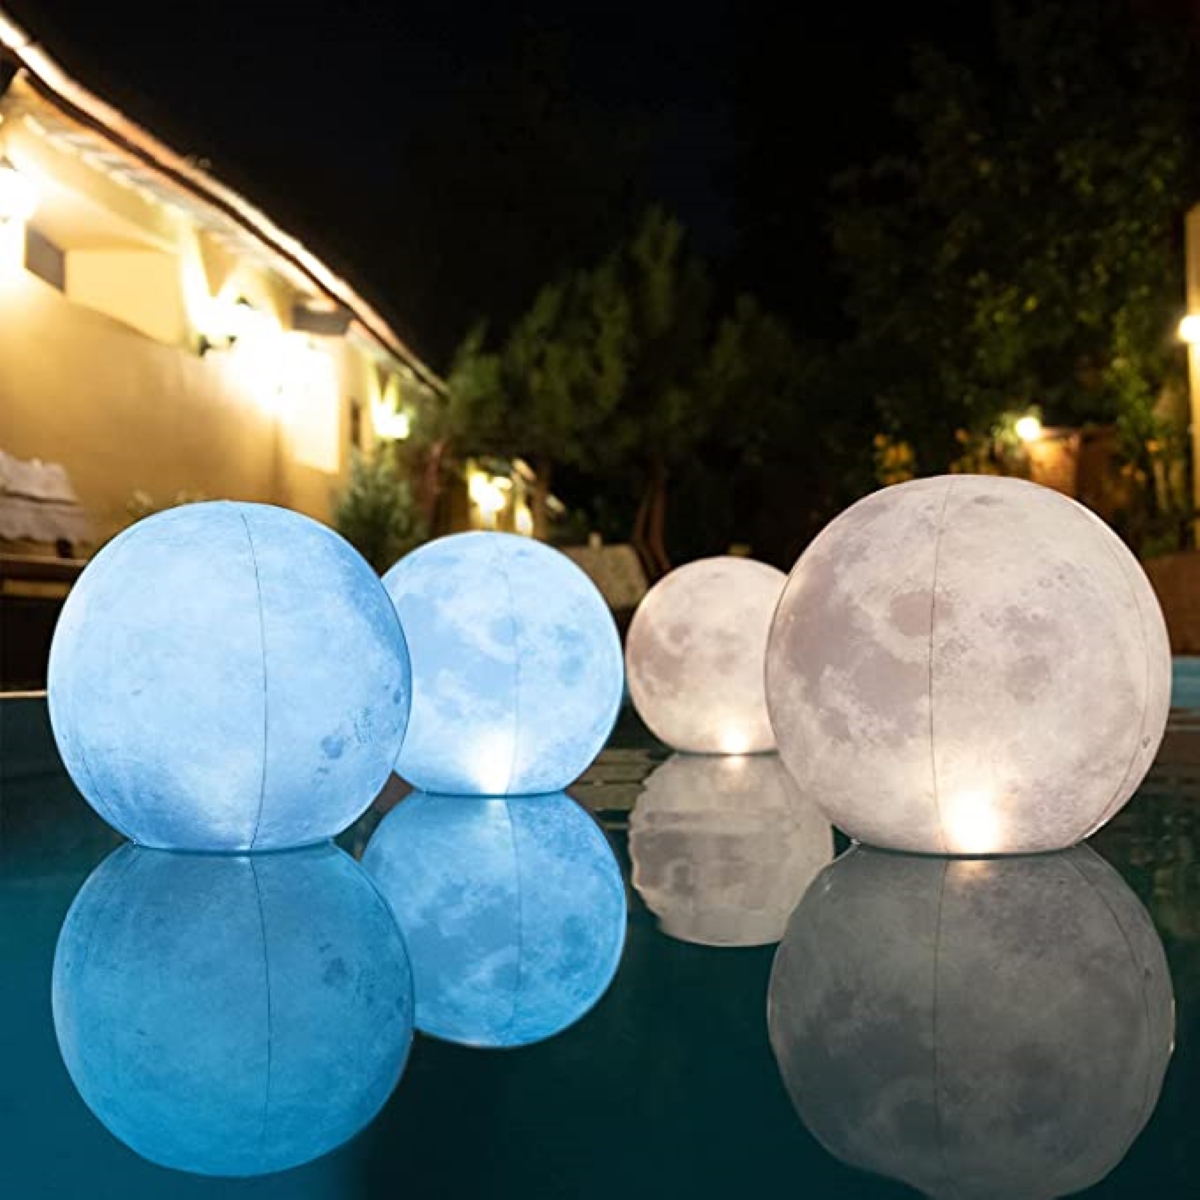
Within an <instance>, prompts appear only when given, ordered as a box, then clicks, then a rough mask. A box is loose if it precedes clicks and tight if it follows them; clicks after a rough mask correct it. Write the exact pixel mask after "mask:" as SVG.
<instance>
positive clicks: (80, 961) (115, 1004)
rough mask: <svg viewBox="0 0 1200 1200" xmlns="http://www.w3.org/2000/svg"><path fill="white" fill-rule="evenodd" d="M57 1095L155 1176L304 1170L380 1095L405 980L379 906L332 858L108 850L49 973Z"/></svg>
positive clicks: (399, 1052)
mask: <svg viewBox="0 0 1200 1200" xmlns="http://www.w3.org/2000/svg"><path fill="white" fill-rule="evenodd" d="M53 998H54V1025H55V1029H56V1031H57V1034H58V1044H59V1048H60V1049H61V1051H62V1056H63V1060H64V1062H65V1063H66V1065H67V1070H68V1071H69V1072H70V1075H71V1078H72V1080H73V1081H74V1083H75V1086H76V1087H77V1088H78V1089H79V1092H80V1095H81V1096H82V1097H83V1099H84V1101H85V1102H86V1103H87V1105H88V1107H89V1108H91V1110H92V1111H93V1112H94V1113H95V1114H96V1116H97V1117H98V1118H99V1119H100V1120H101V1122H102V1123H103V1124H104V1125H105V1126H106V1127H107V1128H108V1129H109V1130H110V1132H112V1133H113V1134H114V1135H115V1136H116V1137H117V1138H119V1139H120V1140H121V1141H122V1142H124V1143H126V1144H127V1145H128V1146H129V1147H131V1148H132V1149H133V1150H135V1151H136V1152H137V1153H138V1154H140V1155H142V1157H144V1158H147V1159H149V1160H150V1161H151V1162H155V1163H158V1164H160V1165H161V1166H165V1167H174V1168H176V1169H178V1170H183V1171H192V1172H196V1173H198V1174H204V1175H260V1174H266V1173H268V1172H271V1171H282V1170H285V1169H286V1168H288V1167H294V1166H298V1165H300V1164H301V1163H305V1162H308V1161H310V1160H311V1159H314V1158H317V1157H319V1156H320V1155H322V1154H325V1153H327V1152H328V1151H330V1150H332V1149H334V1148H335V1147H337V1146H339V1145H341V1143H342V1142H344V1141H346V1140H347V1139H348V1138H350V1137H352V1136H353V1135H354V1134H355V1133H357V1132H358V1131H359V1130H360V1129H362V1128H363V1126H365V1125H366V1124H367V1123H368V1122H369V1121H370V1120H371V1119H372V1118H373V1117H374V1116H375V1114H376V1113H377V1112H378V1111H379V1109H380V1108H381V1107H382V1105H383V1103H384V1101H385V1100H386V1099H387V1098H388V1096H389V1095H390V1094H391V1091H392V1089H393V1088H394V1087H395V1085H396V1081H397V1080H398V1079H399V1078H400V1074H401V1072H402V1071H403V1069H404V1063H405V1060H406V1058H407V1055H408V1049H409V1045H410V1043H411V1041H412V1021H413V999H412V975H411V971H410V969H409V964H408V957H407V954H406V952H405V949H404V941H403V939H402V937H401V936H400V932H399V930H398V929H397V928H396V923H395V921H394V919H393V918H392V915H391V913H390V911H389V910H388V906H387V904H385V903H384V901H383V899H382V898H381V897H380V895H379V893H378V892H377V891H376V889H375V888H374V887H373V886H372V885H371V882H370V880H369V879H367V878H366V876H365V875H364V874H363V872H362V869H361V868H360V867H359V866H358V864H357V863H355V862H354V860H353V859H352V858H350V857H349V855H346V854H344V853H343V852H342V851H340V850H338V849H336V848H335V847H334V846H332V845H325V846H317V847H313V848H311V849H308V850H297V851H294V852H289V853H281V854H269V855H262V856H256V857H226V856H213V855H181V854H169V853H165V852H163V851H159V850H143V849H140V848H138V847H135V846H125V847H122V848H121V849H120V850H117V851H116V852H115V853H114V854H112V855H110V856H109V857H108V858H107V859H105V861H104V862H103V863H101V865H100V866H99V867H98V868H97V869H96V870H95V871H94V872H93V873H92V875H91V877H90V878H89V879H88V881H87V882H86V883H85V884H84V885H83V888H82V889H81V890H80V892H79V895H78V896H77V897H76V898H75V903H74V904H73V905H72V907H71V911H70V912H69V913H68V914H67V918H66V921H65V922H64V923H63V928H62V932H61V933H60V935H59V939H58V950H57V953H56V955H55V960H54V987H53Z"/></svg>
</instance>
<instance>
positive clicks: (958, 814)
mask: <svg viewBox="0 0 1200 1200" xmlns="http://www.w3.org/2000/svg"><path fill="white" fill-rule="evenodd" d="M941 810H942V829H943V830H944V831H945V836H946V849H947V850H948V851H949V852H950V853H951V854H993V853H995V852H996V850H998V849H999V848H1000V847H1001V846H1002V845H1003V841H1004V839H1003V837H1002V836H1001V832H1002V831H1001V826H1000V820H999V818H998V816H997V814H996V809H995V804H994V802H993V798H992V794H991V793H990V792H987V791H983V790H977V791H965V792H957V793H956V794H955V795H953V796H951V797H950V798H949V799H948V800H943V801H942V802H941Z"/></svg>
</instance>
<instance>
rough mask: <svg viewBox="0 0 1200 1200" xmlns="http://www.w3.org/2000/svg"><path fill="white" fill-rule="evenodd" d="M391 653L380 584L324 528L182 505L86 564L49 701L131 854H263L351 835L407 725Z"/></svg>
mask: <svg viewBox="0 0 1200 1200" xmlns="http://www.w3.org/2000/svg"><path fill="white" fill-rule="evenodd" d="M409 698H410V674H409V664H408V650H407V648H406V647H405V644H404V634H403V632H402V630H401V628H400V625H399V623H398V621H397V620H396V614H395V611H394V610H393V608H392V606H391V604H389V602H388V598H387V593H386V592H385V591H384V590H383V587H382V585H381V584H380V582H379V580H378V578H377V577H376V576H375V573H374V572H373V571H372V570H371V568H370V567H369V566H368V565H367V564H366V562H364V561H363V559H362V558H361V557H360V556H359V555H358V554H357V553H356V551H355V550H354V549H353V548H352V547H351V546H350V545H349V544H348V543H347V542H345V541H344V540H343V539H342V538H340V537H339V536H338V535H337V534H336V533H334V532H333V531H332V530H330V529H327V528H326V527H325V526H324V525H321V524H318V523H317V522H316V521H313V520H310V519H309V518H308V517H304V516H301V515H300V514H299V513H294V512H290V511H288V510H287V509H282V508H273V507H271V506H269V505H264V504H234V503H228V502H214V503H207V504H187V505H183V506H181V507H178V508H173V509H169V510H167V511H166V512H162V513H158V514H157V515H155V516H152V517H148V518H146V520H144V521H139V522H138V523H137V524H136V525H134V526H132V527H131V528H129V529H127V530H126V531H125V532H124V533H122V534H121V535H120V536H119V537H117V538H115V539H114V540H113V541H111V542H110V543H109V544H108V545H107V546H105V547H104V549H103V550H101V551H100V553H99V554H98V555H97V556H96V557H95V558H94V559H93V560H92V562H91V563H90V564H89V565H88V567H87V569H86V570H85V571H84V573H83V575H82V576H81V577H80V579H79V582H78V583H76V585H75V587H74V588H73V589H72V591H71V594H70V596H69V597H68V599H67V603H66V605H65V606H64V607H63V612H62V616H61V617H60V619H59V622H58V628H57V629H56V630H55V634H54V643H53V645H52V647H51V651H50V670H49V702H50V719H51V722H52V724H53V727H54V737H55V740H56V741H57V742H58V748H59V751H60V752H61V754H62V757H63V762H64V763H65V764H66V767H67V770H68V771H69V772H70V774H71V778H72V779H73V780H74V781H75V784H76V786H77V787H78V788H79V790H80V791H81V792H82V793H83V794H84V796H86V797H87V799H88V801H89V802H90V803H91V805H92V807H93V808H95V809H96V811H97V812H98V813H99V814H100V815H101V816H102V817H103V818H104V819H105V820H106V821H107V822H108V823H109V824H110V825H112V826H114V827H115V828H116V829H118V830H120V832H121V833H123V834H125V836H126V837H129V838H132V839H133V840H134V841H135V842H138V843H139V844H141V845H143V846H155V847H161V848H166V849H181V850H214V851H241V850H276V849H281V848H285V847H290V846H303V845H310V844H313V843H315V842H319V841H322V840H324V839H327V838H330V837H333V836H334V835H335V834H337V833H340V832H341V831H342V830H343V829H345V828H346V827H347V826H348V825H350V824H351V823H352V822H353V821H354V820H355V819H356V818H357V817H358V816H359V815H360V814H361V813H362V812H363V810H364V809H366V807H367V806H368V805H369V804H370V803H371V801H372V799H374V797H375V796H376V795H377V794H378V792H379V790H380V789H381V788H382V786H383V785H384V783H385V782H386V781H387V778H388V775H389V774H390V772H391V769H392V767H393V765H394V764H395V761H396V755H397V754H398V753H399V750H400V743H401V742H402V741H403V739H404V730H405V726H406V724H407V721H408V708H409Z"/></svg>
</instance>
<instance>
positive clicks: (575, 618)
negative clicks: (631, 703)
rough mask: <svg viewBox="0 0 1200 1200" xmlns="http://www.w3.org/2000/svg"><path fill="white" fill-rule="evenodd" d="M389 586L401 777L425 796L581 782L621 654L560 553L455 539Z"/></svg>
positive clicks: (583, 581)
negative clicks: (397, 648) (399, 687)
mask: <svg viewBox="0 0 1200 1200" xmlns="http://www.w3.org/2000/svg"><path fill="white" fill-rule="evenodd" d="M383 582H384V584H385V586H386V587H387V591H388V594H389V595H390V596H391V598H392V602H393V603H394V604H395V606H396V611H397V612H398V613H399V614H400V623H401V624H402V625H403V627H404V632H405V635H406V637H407V639H408V648H409V652H410V654H411V656H412V670H413V707H412V717H411V719H410V721H409V725H408V733H407V735H406V737H405V740H404V747H403V750H402V751H401V754H400V758H399V761H398V762H397V764H396V771H397V773H398V774H400V775H402V776H403V777H404V778H405V779H407V780H408V781H409V782H410V783H412V784H413V785H414V786H415V787H418V788H421V789H423V790H425V791H430V792H440V793H453V794H469V795H512V794H522V793H529V792H553V791H557V790H558V789H559V788H562V787H565V786H566V785H567V784H568V783H570V782H571V781H572V780H573V779H575V778H576V777H577V776H579V775H580V774H582V773H583V771H584V770H585V769H586V768H587V766H588V765H589V764H590V763H591V761H592V759H593V758H595V757H596V755H597V754H598V753H599V752H600V749H601V747H602V746H603V745H604V742H605V740H606V739H607V738H608V735H609V732H610V731H611V730H612V727H613V722H614V721H615V720H616V716H617V709H618V707H619V706H620V703H621V692H622V683H623V672H622V660H621V643H620V640H619V638H618V637H617V629H616V625H615V624H614V622H613V618H612V614H611V613H610V612H609V610H608V606H607V605H606V604H605V602H604V599H603V597H602V596H601V595H600V592H599V591H598V590H597V589H596V586H595V584H593V583H592V581H591V580H590V579H589V578H588V577H587V576H586V575H585V574H584V573H583V572H582V571H581V570H580V569H579V568H578V567H577V566H576V565H575V564H574V563H573V562H571V560H570V559H569V558H567V556H566V555H565V554H562V553H560V552H559V551H557V550H553V549H551V548H550V547H549V546H545V545H543V544H542V543H541V542H536V541H533V540H531V539H530V538H527V537H518V536H517V535H515V534H507V533H483V532H477V533H461V534H455V535H453V536H451V537H444V538H439V539H437V540H436V541H433V542H429V543H427V544H426V545H424V546H421V547H420V548H419V549H417V550H414V551H413V552H412V553H411V554H408V555H406V556H405V557H404V558H402V559H401V560H400V561H399V562H398V563H397V564H396V565H395V566H394V567H393V568H392V569H391V570H390V571H388V573H387V574H386V575H385V576H384V580H383Z"/></svg>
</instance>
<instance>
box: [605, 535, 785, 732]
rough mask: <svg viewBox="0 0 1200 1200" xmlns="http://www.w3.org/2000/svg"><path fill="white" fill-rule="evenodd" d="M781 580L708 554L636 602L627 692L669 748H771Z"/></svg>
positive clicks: (750, 564) (747, 563) (760, 567)
mask: <svg viewBox="0 0 1200 1200" xmlns="http://www.w3.org/2000/svg"><path fill="white" fill-rule="evenodd" d="M786 582H787V578H786V576H785V575H784V574H783V572H782V571H778V570H776V569H775V568H774V567H770V566H767V564H766V563H760V562H754V561H753V560H751V559H748V558H733V557H724V558H705V559H701V560H700V561H698V562H692V563H688V564H687V565H686V566H682V567H678V568H677V569H676V570H674V571H671V572H670V573H669V574H667V575H665V576H664V577H663V578H662V579H661V580H659V582H658V583H656V584H655V585H654V587H652V588H651V589H650V591H649V592H648V593H647V594H646V596H645V598H644V599H643V600H642V602H641V604H639V605H638V608H637V611H636V612H635V613H634V616H633V622H632V624H631V625H630V628H629V636H628V638H627V640H626V645H625V663H626V671H627V673H628V677H629V693H630V696H631V697H632V699H633V703H634V706H635V707H636V708H637V711H638V713H639V715H640V716H641V718H642V720H643V721H645V722H646V724H647V725H648V726H649V728H650V730H651V732H653V733H654V734H655V736H656V737H658V738H660V739H661V740H662V741H664V742H666V743H667V745H668V746H671V747H672V748H673V749H675V750H684V751H689V752H691V753H697V754H753V753H758V752H761V751H764V750H774V749H775V735H774V734H773V733H772V732H771V723H770V720H769V718H768V716H767V702H766V696H765V694H764V692H763V656H764V654H765V653H766V648H767V633H768V631H769V629H770V627H771V616H772V614H773V613H774V611H775V605H776V604H777V603H778V602H779V596H780V593H781V592H782V591H783V585H784V584H785V583H786Z"/></svg>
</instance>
